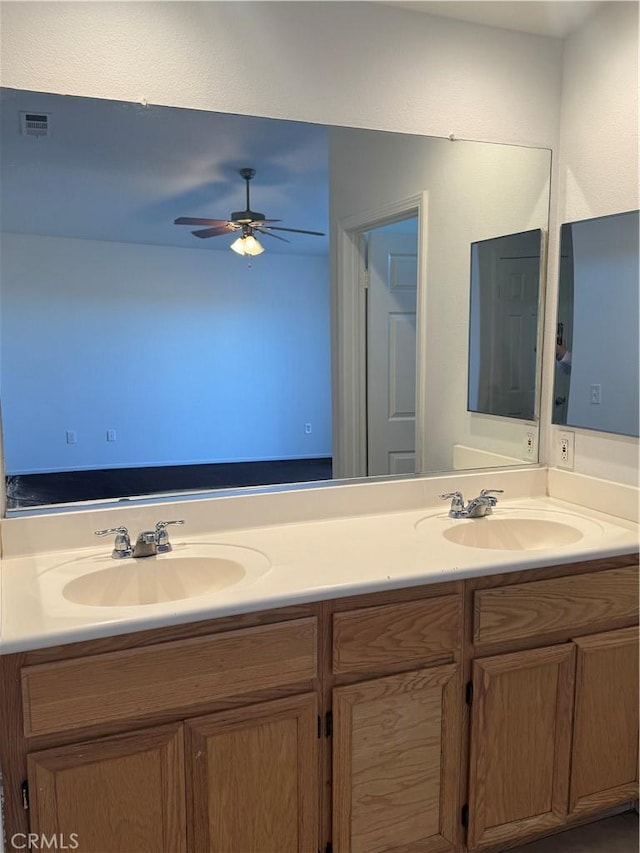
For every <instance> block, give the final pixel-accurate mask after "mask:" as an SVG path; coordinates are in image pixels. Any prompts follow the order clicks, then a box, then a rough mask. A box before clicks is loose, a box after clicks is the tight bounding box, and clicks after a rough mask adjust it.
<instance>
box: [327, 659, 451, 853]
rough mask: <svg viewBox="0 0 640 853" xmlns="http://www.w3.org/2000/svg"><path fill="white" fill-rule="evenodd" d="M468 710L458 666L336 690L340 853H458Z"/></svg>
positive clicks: (337, 843)
mask: <svg viewBox="0 0 640 853" xmlns="http://www.w3.org/2000/svg"><path fill="white" fill-rule="evenodd" d="M461 703H462V697H461V685H460V676H459V672H458V666H457V665H455V664H449V665H447V666H439V667H434V668H432V669H423V670H419V671H415V672H408V673H402V674H400V675H392V676H389V677H386V678H377V679H375V680H374V681H365V682H361V683H359V684H352V685H349V686H348V687H337V688H335V689H334V691H333V720H334V726H333V731H334V734H333V845H334V849H335V850H336V853H378V851H383V850H384V851H387V853H392V851H395V853H400V851H402V853H427V851H428V853H433V852H434V851H442V850H452V849H454V848H455V842H456V834H457V831H458V830H457V827H458V821H457V820H456V817H457V815H458V814H459V810H458V805H459V801H458V794H457V782H458V775H459V771H460V768H459V741H460V712H461Z"/></svg>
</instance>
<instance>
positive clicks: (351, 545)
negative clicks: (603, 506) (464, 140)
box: [0, 497, 638, 654]
mask: <svg viewBox="0 0 640 853" xmlns="http://www.w3.org/2000/svg"><path fill="white" fill-rule="evenodd" d="M425 517H429V518H430V521H429V522H428V523H424V524H422V525H420V526H419V527H418V528H416V525H417V524H418V522H420V521H421V520H422V519H424V518H425ZM524 517H526V518H532V519H553V520H555V521H559V522H565V523H568V524H570V525H571V526H572V527H573V528H576V529H577V530H578V531H579V534H580V537H581V538H579V539H578V541H575V542H573V543H571V544H566V545H561V546H556V547H536V548H534V549H529V550H495V549H487V548H473V547H467V546H463V545H458V544H454V543H453V542H450V541H448V540H447V539H446V538H445V537H444V536H443V535H442V534H443V533H444V532H445V531H446V530H447V529H449V528H451V527H452V526H454V525H469V524H483V525H484V524H489V525H491V524H493V523H494V522H495V520H499V519H504V518H524ZM172 539H173V541H174V554H173V556H174V557H175V556H181V555H184V556H189V555H193V554H196V555H197V554H201V553H205V552H207V549H212V548H217V549H218V553H220V552H222V553H228V554H229V555H232V556H234V555H235V554H236V551H235V549H238V548H243V549H253V551H254V552H255V551H257V552H260V554H259V555H256V558H257V557H259V558H260V559H256V565H258V564H260V566H259V568H258V570H256V571H255V572H254V573H252V572H251V571H249V572H248V575H247V577H245V578H244V579H243V580H242V581H240V582H239V583H237V584H235V585H231V586H229V587H227V588H226V589H222V590H218V591H215V592H209V593H205V594H203V595H199V596H197V597H195V598H188V599H183V600H178V601H171V602H169V603H162V604H146V605H136V606H122V605H120V606H112V607H104V606H91V605H86V604H78V603H74V602H72V601H69V600H68V598H67V597H66V596H65V589H67V590H68V587H67V585H68V584H69V583H70V582H72V581H74V580H75V579H77V578H78V577H81V576H86V575H87V574H88V573H91V572H98V571H104V569H105V568H108V567H109V566H110V565H111V566H112V565H114V564H116V565H119V566H121V567H125V568H126V566H127V565H129V566H131V565H133V564H134V563H135V564H140V563H141V562H145V561H144V560H143V561H140V560H136V561H133V560H123V561H115V560H110V558H109V553H110V542H107V541H104V542H102V541H101V543H100V546H99V547H93V548H84V549H78V550H72V551H60V550H57V551H51V552H48V553H45V552H40V553H36V554H32V555H24V556H15V557H11V558H9V559H5V560H3V561H2V563H1V574H0V606H1V612H2V622H1V625H2V631H1V634H0V653H3V654H8V653H13V652H18V651H24V650H27V649H34V648H42V647H47V646H52V645H58V644H60V643H72V642H79V641H82V640H88V639H93V638H98V637H106V636H112V635H116V634H124V633H129V632H132V631H140V630H146V629H149V628H156V627H162V626H169V625H176V624H181V623H189V622H195V621H199V620H203V619H211V618H215V617H219V616H227V615H233V614H240V613H248V612H252V611H257V610H263V609H271V608H276V607H282V606H285V605H289V604H294V603H301V602H312V601H318V600H323V599H329V598H339V597H343V596H347V595H356V594H362V593H369V592H376V591H380V590H384V589H398V588H401V587H410V586H417V585H420V584H430V583H439V582H442V581H451V580H460V579H463V578H468V577H473V576H477V575H486V574H496V573H502V572H508V571H514V570H520V569H527V568H540V567H543V566H550V565H556V564H563V563H570V562H575V561H579V560H590V559H598V558H603V557H610V556H616V555H621V554H625V553H630V552H633V551H635V550H637V548H638V525H637V524H636V523H634V522H632V521H628V520H625V519H622V518H618V517H614V516H610V515H605V514H603V513H601V512H597V511H595V510H592V509H586V508H582V507H579V506H577V505H576V504H570V503H566V502H564V501H561V500H557V499H554V498H548V497H528V498H524V499H521V500H513V501H504V502H503V501H501V502H500V503H499V504H498V506H497V507H496V509H495V510H494V514H493V515H492V516H491V517H489V518H486V519H477V520H453V519H449V518H448V517H447V510H446V509H443V508H442V507H441V506H440V507H438V508H437V509H434V508H426V509H420V510H415V509H413V510H410V511H406V510H405V511H401V512H390V513H377V514H370V515H362V516H359V517H353V516H352V517H349V518H339V519H335V518H334V519H323V520H317V521H308V522H303V523H295V524H275V525H270V526H263V527H254V528H252V529H235V530H232V531H217V532H215V533H211V534H207V535H198V536H192V537H190V536H189V535H188V530H187V528H174V529H173V536H172ZM237 553H240V552H237ZM247 553H249V552H247ZM251 553H253V552H251ZM260 555H262V556H260ZM167 556H169V558H171V555H163V556H158V557H152V558H149V559H150V560H152V561H160V560H163V559H166V558H167ZM265 558H266V559H265ZM148 565H149V566H150V565H152V564H148Z"/></svg>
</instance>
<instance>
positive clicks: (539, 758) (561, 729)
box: [467, 643, 575, 850]
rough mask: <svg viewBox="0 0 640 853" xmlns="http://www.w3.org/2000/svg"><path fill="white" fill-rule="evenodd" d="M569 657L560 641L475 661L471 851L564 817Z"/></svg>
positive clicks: (569, 650) (570, 678)
mask: <svg viewBox="0 0 640 853" xmlns="http://www.w3.org/2000/svg"><path fill="white" fill-rule="evenodd" d="M574 655H575V652H574V647H573V645H572V644H571V643H567V644H566V645H562V646H554V647H551V648H543V649H535V650H533V651H526V652H517V653H515V654H507V655H499V656H497V657H491V658H485V659H484V660H478V661H475V662H474V665H473V687H474V690H473V705H472V711H471V754H470V764H469V830H468V838H467V845H468V847H469V849H470V850H478V849H483V848H484V847H490V846H492V845H499V844H502V843H504V842H507V841H512V840H517V839H519V838H525V837H527V836H529V835H534V834H535V833H537V832H538V831H540V832H543V831H544V830H548V829H550V828H552V827H555V826H559V825H561V824H562V823H564V821H565V820H566V815H567V803H568V793H569V790H568V789H569V757H570V751H571V717H572V708H573V683H574Z"/></svg>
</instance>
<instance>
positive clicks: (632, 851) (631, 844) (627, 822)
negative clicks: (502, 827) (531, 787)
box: [510, 811, 639, 853]
mask: <svg viewBox="0 0 640 853" xmlns="http://www.w3.org/2000/svg"><path fill="white" fill-rule="evenodd" d="M638 849H639V847H638V814H637V812H635V811H632V812H625V813H624V814H619V815H615V817H609V818H607V819H606V820H599V821H597V822H596V823H590V824H587V825H586V826H579V827H578V828H577V829H571V830H569V831H568V832H561V833H559V834H558V835H551V836H549V838H543V839H542V840H541V841H534V842H532V843H531V844H525V845H524V846H523V847H514V848H512V850H511V851H510V853H638Z"/></svg>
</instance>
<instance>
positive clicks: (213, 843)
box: [186, 694, 320, 853]
mask: <svg viewBox="0 0 640 853" xmlns="http://www.w3.org/2000/svg"><path fill="white" fill-rule="evenodd" d="M186 729H187V738H188V740H187V743H188V746H187V750H188V756H189V758H188V766H189V767H190V770H189V771H188V776H189V784H190V793H189V794H188V808H189V811H190V813H191V814H190V816H191V818H192V820H191V821H190V823H191V825H192V827H193V843H192V845H191V847H192V849H193V850H194V851H195V853H200V851H202V853H309V851H315V850H316V849H317V847H318V835H319V831H318V830H319V827H318V800H319V793H318V790H319V789H318V779H319V776H320V768H319V761H318V712H317V700H316V696H315V694H308V695H304V696H296V697H293V698H292V699H282V700H277V701H275V702H263V703H261V704H258V705H252V706H250V707H248V708H241V709H238V710H236V711H224V712H221V713H218V714H211V715H209V716H207V717H200V718H199V719H196V720H191V721H189V722H188V723H187V724H186Z"/></svg>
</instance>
